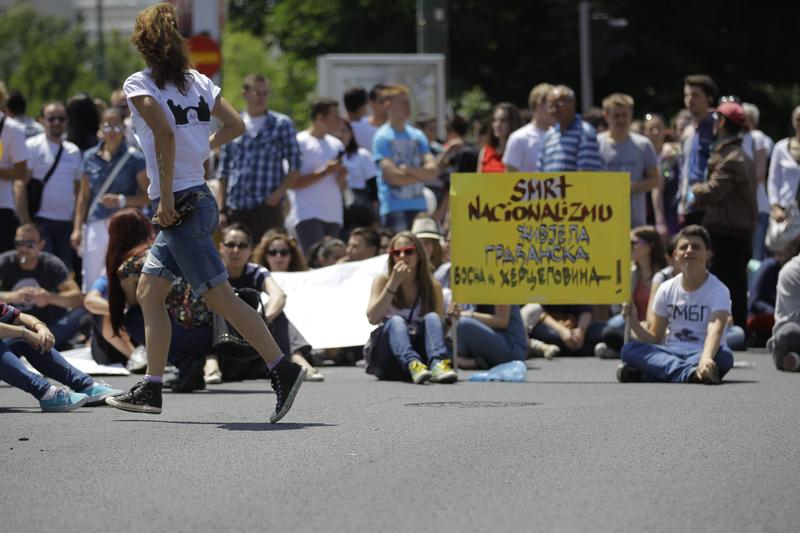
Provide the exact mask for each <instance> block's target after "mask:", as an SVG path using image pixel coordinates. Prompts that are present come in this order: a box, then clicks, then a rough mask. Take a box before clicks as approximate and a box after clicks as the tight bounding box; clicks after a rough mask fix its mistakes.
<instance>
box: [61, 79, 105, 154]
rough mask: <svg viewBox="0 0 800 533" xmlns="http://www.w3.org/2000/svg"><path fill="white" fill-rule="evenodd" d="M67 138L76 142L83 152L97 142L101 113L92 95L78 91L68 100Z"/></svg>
mask: <svg viewBox="0 0 800 533" xmlns="http://www.w3.org/2000/svg"><path fill="white" fill-rule="evenodd" d="M66 110H67V140H68V141H69V142H71V143H74V144H75V145H76V146H77V147H78V148H80V150H81V152H84V151H86V150H87V149H89V148H91V147H92V146H94V145H96V144H97V130H98V129H100V113H99V112H98V111H97V106H95V105H94V100H92V97H91V96H89V95H88V94H86V93H78V94H76V95H74V96H72V97H71V98H70V99H69V101H68V102H67V107H66Z"/></svg>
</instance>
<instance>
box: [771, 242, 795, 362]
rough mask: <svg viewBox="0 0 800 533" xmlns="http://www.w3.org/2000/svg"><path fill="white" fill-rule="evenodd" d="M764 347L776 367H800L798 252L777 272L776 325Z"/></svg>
mask: <svg viewBox="0 0 800 533" xmlns="http://www.w3.org/2000/svg"><path fill="white" fill-rule="evenodd" d="M767 348H768V349H769V350H770V351H771V352H772V358H773V360H774V361H775V367H776V368H777V369H778V370H784V371H786V372H798V371H800V255H795V256H794V258H792V260H790V261H789V262H788V263H786V264H785V265H784V266H783V268H782V269H781V272H780V274H778V290H777V297H776V299H775V326H774V327H773V328H772V338H771V339H770V340H769V342H768V343H767Z"/></svg>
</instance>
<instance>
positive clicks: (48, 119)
mask: <svg viewBox="0 0 800 533" xmlns="http://www.w3.org/2000/svg"><path fill="white" fill-rule="evenodd" d="M42 116H43V118H44V123H45V132H44V133H42V134H40V135H36V136H34V137H30V138H29V139H28V140H27V141H25V144H26V146H27V148H28V158H29V159H28V170H29V172H30V178H29V179H31V180H38V181H40V182H41V181H43V180H44V178H46V177H47V178H48V179H47V183H46V184H44V188H43V189H42V196H41V203H40V204H39V209H38V210H37V211H36V213H29V212H28V205H27V201H26V202H23V205H21V206H20V217H19V218H20V221H21V222H22V223H27V222H30V221H31V218H33V220H34V221H35V222H36V223H37V224H38V225H39V227H40V228H41V230H42V237H43V238H44V239H45V241H46V243H47V244H46V247H45V251H46V252H49V253H51V254H53V255H55V256H57V257H58V258H59V259H61V260H62V261H63V262H64V264H65V265H71V264H72V254H73V250H72V246H70V241H69V238H70V234H71V233H72V220H73V218H74V211H75V190H76V184H77V183H78V182H79V181H80V179H81V162H82V157H81V151H80V149H79V148H78V147H77V146H75V145H74V144H73V143H71V142H69V141H66V140H63V139H62V137H63V135H64V132H65V131H66V128H67V109H66V107H64V104H62V103H61V102H50V103H47V104H45V105H44V107H43V108H42ZM59 151H61V156H60V157H59V155H58V154H59ZM56 159H58V162H56ZM51 169H52V171H51ZM48 174H49V177H48ZM19 184H20V185H18V187H19V191H18V192H19V194H22V195H25V198H26V199H27V191H26V188H25V186H24V185H22V182H19ZM23 211H24V212H23Z"/></svg>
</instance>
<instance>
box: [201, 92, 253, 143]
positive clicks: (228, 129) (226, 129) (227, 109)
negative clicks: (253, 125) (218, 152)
mask: <svg viewBox="0 0 800 533" xmlns="http://www.w3.org/2000/svg"><path fill="white" fill-rule="evenodd" d="M211 115H212V116H213V117H214V118H216V119H217V120H219V121H220V122H222V127H221V128H220V129H218V130H217V131H215V132H214V133H212V134H211V137H209V138H208V143H209V144H210V145H211V149H212V150H213V149H215V148H218V147H220V146H222V145H223V144H227V143H229V142H231V141H232V140H234V139H235V138H237V137H239V136H240V135H241V134H243V133H244V129H245V128H244V121H243V120H242V117H241V116H240V115H239V113H237V112H236V109H234V107H233V106H232V105H231V104H230V103H228V101H227V100H225V99H224V98H223V97H221V96H217V103H216V105H215V106H214V111H212V112H211Z"/></svg>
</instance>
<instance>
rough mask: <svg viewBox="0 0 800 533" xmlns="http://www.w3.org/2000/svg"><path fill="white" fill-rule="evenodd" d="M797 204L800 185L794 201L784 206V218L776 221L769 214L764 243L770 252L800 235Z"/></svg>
mask: <svg viewBox="0 0 800 533" xmlns="http://www.w3.org/2000/svg"><path fill="white" fill-rule="evenodd" d="M798 164H800V161H798ZM798 205H800V186H798V187H797V194H795V197H794V201H793V202H792V203H791V204H789V205H788V206H786V207H785V208H784V212H785V213H786V218H784V219H783V220H781V221H780V222H778V221H777V220H775V219H774V218H773V217H772V215H771V214H770V216H769V225H768V226H767V235H766V236H765V237H764V244H765V245H766V246H767V248H768V249H769V250H770V251H771V252H780V251H782V250H784V249H785V248H786V246H787V245H788V244H789V243H791V242H792V241H794V240H795V239H797V238H798V237H800V207H798Z"/></svg>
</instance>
